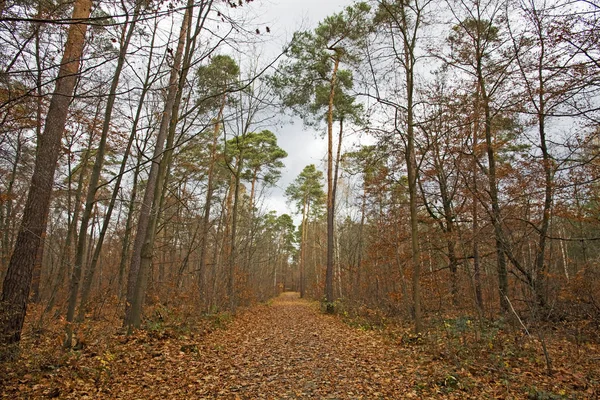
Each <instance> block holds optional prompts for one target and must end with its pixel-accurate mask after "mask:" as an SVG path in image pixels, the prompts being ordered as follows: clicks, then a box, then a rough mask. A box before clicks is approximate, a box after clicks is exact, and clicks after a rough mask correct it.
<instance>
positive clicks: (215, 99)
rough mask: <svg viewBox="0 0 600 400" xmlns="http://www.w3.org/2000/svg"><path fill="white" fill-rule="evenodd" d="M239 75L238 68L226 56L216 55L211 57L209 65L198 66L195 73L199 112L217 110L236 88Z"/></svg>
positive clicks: (231, 59)
mask: <svg viewBox="0 0 600 400" xmlns="http://www.w3.org/2000/svg"><path fill="white" fill-rule="evenodd" d="M239 74H240V67H239V66H238V65H237V63H236V62H235V61H234V60H233V58H231V57H230V56H227V55H216V56H214V57H212V59H211V61H210V64H208V65H202V66H200V67H199V68H198V70H197V71H196V77H197V78H198V84H197V87H196V92H197V95H198V100H197V102H198V106H199V109H200V111H204V112H207V111H209V110H214V109H218V108H219V107H220V106H221V105H222V104H223V102H224V100H225V98H226V96H227V93H228V92H229V91H232V90H235V89H236V88H237V80H238V77H239Z"/></svg>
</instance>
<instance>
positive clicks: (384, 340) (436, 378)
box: [0, 293, 600, 399]
mask: <svg viewBox="0 0 600 400" xmlns="http://www.w3.org/2000/svg"><path fill="white" fill-rule="evenodd" d="M215 325H223V321H222V320H217V321H213V326H215ZM453 328H454V327H453V326H452V325H451V324H448V323H447V324H446V330H447V332H448V336H446V337H441V336H440V337H438V339H436V336H435V335H429V336H425V337H424V338H423V339H421V338H415V337H411V336H409V335H407V334H399V335H396V336H394V331H393V330H391V331H390V330H388V331H384V332H382V331H375V330H366V329H360V327H358V328H357V327H352V326H349V325H348V324H346V323H344V322H342V320H341V319H340V318H339V317H337V316H331V315H323V314H321V313H320V312H319V310H318V305H316V304H315V303H310V302H308V301H305V300H300V299H299V298H298V297H297V294H295V293H284V294H283V295H282V296H281V297H279V298H278V299H276V300H274V301H273V302H272V303H271V304H269V305H258V306H254V307H251V308H248V309H246V310H244V311H243V312H240V313H239V314H238V315H237V316H236V317H235V318H234V319H233V320H232V321H231V322H229V323H228V325H227V328H226V329H215V330H212V332H210V333H207V334H199V333H198V332H188V333H182V332H171V331H168V330H161V329H148V330H146V331H140V332H138V333H137V334H136V335H135V336H133V337H129V338H127V337H124V336H120V335H118V334H114V335H112V336H111V337H110V338H108V339H110V340H106V341H105V342H103V343H104V344H103V345H102V346H100V345H96V346H94V345H88V346H85V347H83V349H81V350H79V351H72V352H69V353H56V352H55V353H52V352H51V351H50V349H44V346H41V347H40V348H39V351H40V353H39V354H23V357H21V360H19V361H18V362H17V363H14V364H12V365H9V364H4V365H3V366H0V386H3V390H2V392H1V394H0V395H1V396H2V397H3V398H10V399H16V398H23V399H25V398H64V399H80V398H94V399H203V398H206V399H212V398H223V399H304V398H314V399H400V398H456V399H466V398H472V399H482V398H515V399H519V398H531V399H561V398H597V396H598V394H599V393H600V392H599V391H598V390H599V389H598V379H599V376H598V368H593V362H594V360H599V359H598V358H597V356H598V354H599V353H598V349H597V347H594V345H591V344H590V345H587V347H586V349H585V352H584V354H585V358H580V360H579V361H577V360H574V359H573V360H571V359H569V360H570V361H568V363H567V361H565V362H563V360H561V359H560V358H556V360H554V363H555V365H554V370H555V373H554V375H553V376H548V375H546V373H545V371H544V368H543V367H544V362H543V355H541V354H540V352H539V351H538V349H537V343H535V341H531V343H529V344H528V345H524V344H522V345H521V346H520V348H521V349H522V350H521V352H520V353H519V354H511V353H510V351H512V350H510V349H512V348H513V347H511V346H508V344H507V345H506V346H504V347H503V348H502V349H499V348H498V347H499V343H498V339H497V338H496V339H495V340H494V341H489V343H488V342H487V341H485V340H480V342H481V343H483V345H482V347H481V348H476V347H474V345H471V346H469V345H468V343H462V342H461V340H465V339H464V338H462V339H461V338H458V336H456V335H454V333H452V329H453ZM452 335H454V336H452ZM457 338H458V339H457ZM461 343H462V345H464V346H463V347H464V348H463V347H461V346H462V345H461ZM55 344H56V343H54V344H53V343H52V342H49V343H46V344H45V346H46V347H48V346H54V348H55V347H56V346H55ZM528 346H529V347H531V349H528ZM556 346H561V345H560V343H558V344H557V345H556ZM24 351H25V350H24ZM474 351H476V352H477V353H476V354H473V352H474ZM557 351H560V349H558V350H557ZM44 352H46V353H44ZM469 352H470V353H471V354H469ZM60 354H62V356H61V355H60ZM498 354H500V355H504V357H502V358H501V359H500V358H497V357H498ZM36 357H37V358H36ZM44 357H46V358H47V359H44ZM540 357H542V358H540ZM594 357H596V358H594ZM40 358H41V359H40ZM571 358H572V357H571ZM490 360H491V361H490ZM584 360H585V362H584ZM586 363H588V364H586ZM589 363H592V364H589ZM2 375H4V376H2Z"/></svg>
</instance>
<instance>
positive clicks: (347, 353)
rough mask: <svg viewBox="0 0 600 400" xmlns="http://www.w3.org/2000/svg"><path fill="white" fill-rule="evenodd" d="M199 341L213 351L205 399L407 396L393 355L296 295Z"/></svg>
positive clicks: (396, 355) (368, 336)
mask: <svg viewBox="0 0 600 400" xmlns="http://www.w3.org/2000/svg"><path fill="white" fill-rule="evenodd" d="M207 342H208V343H211V344H212V346H213V350H214V352H213V353H212V354H211V358H212V359H213V362H212V364H213V369H212V371H211V372H210V375H209V376H207V377H205V380H206V383H207V386H208V387H207V389H208V394H211V395H224V396H226V395H230V396H231V397H234V398H235V396H236V395H237V396H239V397H240V398H248V399H254V398H269V399H272V398H277V399H295V398H316V399H325V398H326V399H342V398H343V399H360V398H365V399H376V398H400V397H405V396H402V395H401V394H402V393H405V395H406V394H408V393H407V392H410V391H407V390H406V389H407V388H406V386H405V385H406V384H407V382H404V380H403V379H402V365H401V362H402V359H403V357H406V355H403V354H401V349H400V348H398V347H396V348H394V347H392V346H387V345H385V344H384V343H383V341H382V339H381V338H380V337H379V336H378V335H377V334H375V333H373V332H364V331H361V330H359V329H355V328H352V327H349V326H348V325H346V324H344V323H343V322H341V321H340V320H339V318H337V317H334V316H327V315H323V314H321V313H319V312H318V310H316V308H315V307H314V305H313V304H311V303H308V302H306V301H304V300H301V299H299V298H298V295H297V294H296V293H284V294H283V295H282V296H280V297H279V298H278V299H276V300H275V301H273V303H272V304H271V305H270V306H268V307H261V309H260V314H252V313H247V314H244V315H242V316H241V317H240V318H238V319H236V320H235V322H233V323H232V324H231V326H230V327H229V329H228V330H227V331H226V332H225V333H224V334H223V335H222V336H216V335H215V336H212V337H209V338H207Z"/></svg>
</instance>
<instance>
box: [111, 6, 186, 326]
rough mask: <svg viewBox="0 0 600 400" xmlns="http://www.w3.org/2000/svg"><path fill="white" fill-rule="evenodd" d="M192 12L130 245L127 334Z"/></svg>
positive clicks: (135, 311) (136, 309)
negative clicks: (131, 248)
mask: <svg viewBox="0 0 600 400" xmlns="http://www.w3.org/2000/svg"><path fill="white" fill-rule="evenodd" d="M189 3H190V2H189V1H188V5H190V4H189ZM192 9H193V8H192V7H190V6H188V7H186V9H185V14H184V17H183V21H182V23H181V29H180V32H179V40H178V44H177V50H176V52H175V57H174V60H173V67H172V68H171V75H170V77H169V86H168V93H167V100H166V102H165V105H164V110H163V114H162V118H161V123H160V128H159V132H158V136H157V138H156V143H155V147H154V153H153V156H152V165H151V167H150V174H149V176H148V180H147V183H146V190H145V192H144V198H143V200H142V205H141V211H140V216H139V219H138V225H137V231H136V237H135V241H134V244H133V255H132V257H131V265H130V267H129V276H128V280H127V302H126V306H125V316H124V318H123V325H124V326H126V327H127V328H128V330H129V331H131V329H132V328H139V326H140V323H141V313H142V298H143V289H144V288H143V286H144V284H145V275H146V272H147V271H144V270H142V269H141V262H142V251H143V250H144V249H143V247H144V245H145V244H146V233H147V232H148V227H149V225H150V222H151V216H152V213H153V212H157V211H158V210H156V209H153V200H154V197H155V196H154V194H155V190H156V186H157V181H158V175H159V166H160V160H161V157H162V155H163V149H164V144H165V139H166V137H167V134H168V130H169V124H170V121H171V113H172V111H173V105H174V104H175V100H176V96H177V91H178V88H179V85H178V84H179V70H180V67H181V60H182V57H183V50H184V45H185V41H186V36H187V29H188V25H189V20H190V18H191V12H192Z"/></svg>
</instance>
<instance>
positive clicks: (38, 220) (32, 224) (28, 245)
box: [0, 0, 92, 344]
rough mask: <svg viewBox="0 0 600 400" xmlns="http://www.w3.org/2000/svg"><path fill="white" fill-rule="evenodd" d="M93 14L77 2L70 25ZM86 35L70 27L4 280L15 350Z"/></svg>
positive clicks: (6, 337)
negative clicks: (73, 21)
mask: <svg viewBox="0 0 600 400" xmlns="http://www.w3.org/2000/svg"><path fill="white" fill-rule="evenodd" d="M91 10H92V1H91V0H77V1H76V2H75V5H74V8H73V14H72V19H73V20H78V21H81V20H86V19H87V18H88V17H89V16H90V13H91ZM86 31H87V25H86V24H85V23H79V24H73V25H71V26H70V28H69V33H68V36H67V41H66V43H65V51H64V54H63V57H62V60H61V63H60V65H61V67H60V69H59V72H58V77H57V78H56V87H55V90H54V93H53V95H52V99H51V100H50V107H49V109H48V115H47V117H46V125H45V127H44V133H43V135H42V137H41V138H40V140H39V143H38V151H37V154H36V160H35V167H34V172H33V176H32V178H31V186H30V189H29V194H28V196H27V201H26V204H25V209H24V213H23V220H22V223H21V228H20V229H19V234H18V237H17V241H16V244H15V249H14V251H13V255H12V257H11V260H10V263H9V267H8V271H7V274H6V277H5V279H4V286H3V291H2V299H1V305H0V324H1V325H0V344H13V343H17V342H19V340H20V339H21V330H22V328H23V321H24V319H25V313H26V310H27V297H28V295H29V290H30V286H31V279H32V272H33V265H34V262H35V255H36V254H37V251H38V248H39V246H40V239H41V237H42V236H43V233H44V231H45V230H46V223H45V222H46V221H45V220H46V215H47V214H48V210H49V207H50V196H51V194H52V186H53V183H54V172H55V171H56V166H57V163H58V156H59V154H60V142H61V139H62V135H63V131H64V128H65V123H66V119H67V114H68V111H69V102H70V101H71V98H72V95H73V90H74V88H75V83H76V81H77V75H78V72H79V64H80V62H81V55H82V54H83V47H84V44H85V35H86Z"/></svg>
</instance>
